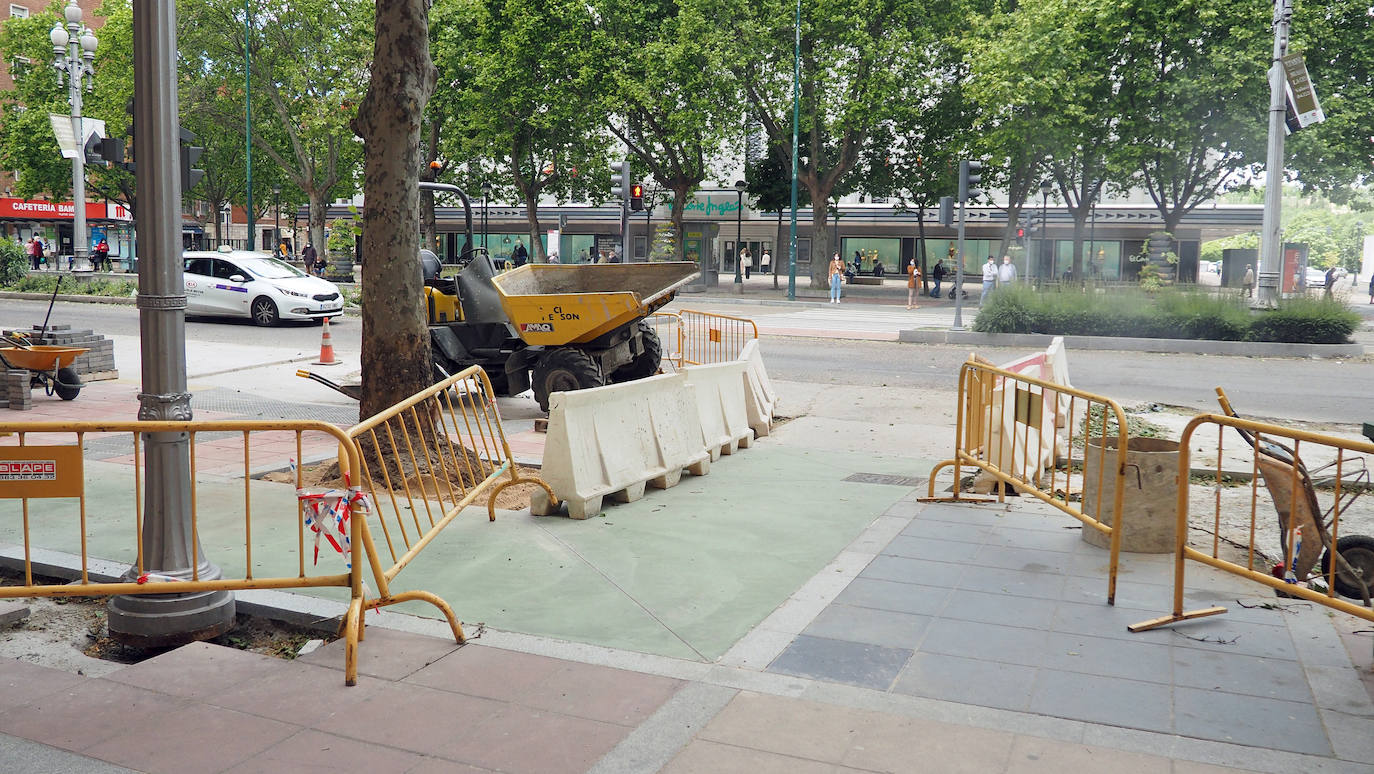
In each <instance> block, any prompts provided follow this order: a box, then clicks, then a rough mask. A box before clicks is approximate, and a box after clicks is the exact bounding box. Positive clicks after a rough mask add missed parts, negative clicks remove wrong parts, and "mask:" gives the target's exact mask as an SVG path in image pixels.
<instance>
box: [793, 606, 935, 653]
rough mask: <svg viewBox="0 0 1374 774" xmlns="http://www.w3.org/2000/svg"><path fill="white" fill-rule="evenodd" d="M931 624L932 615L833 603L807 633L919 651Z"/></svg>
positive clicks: (817, 618) (808, 628)
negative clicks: (917, 649) (923, 636)
mask: <svg viewBox="0 0 1374 774" xmlns="http://www.w3.org/2000/svg"><path fill="white" fill-rule="evenodd" d="M928 625H930V617H929V616H923V615H910V614H908V613H895V612H892V611H891V610H875V609H873V608H868V607H851V606H849V605H841V604H832V605H830V606H828V607H827V608H826V609H825V610H823V611H821V614H820V615H818V616H816V620H815V621H812V622H811V625H810V626H808V627H806V631H805V634H809V635H811V636H813V637H826V638H829V639H832V640H847V641H849V642H865V643H868V644H870V645H882V646H884V647H888V648H906V649H908V650H915V649H916V648H917V647H918V646H919V645H920V642H921V637H922V635H924V634H925V630H926V627H927V626H928Z"/></svg>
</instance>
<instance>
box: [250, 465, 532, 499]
mask: <svg viewBox="0 0 1374 774" xmlns="http://www.w3.org/2000/svg"><path fill="white" fill-rule="evenodd" d="M517 470H518V471H519V473H520V477H521V478H538V477H539V469H538V468H530V467H525V466H523V465H520V466H517ZM300 474H301V486H303V487H305V488H307V489H316V488H342V487H343V485H344V482H343V479H342V478H341V477H340V476H339V464H338V462H335V461H328V462H320V463H316V464H314V465H307V466H305V467H303V468H301V471H300ZM259 478H261V479H262V480H264V481H275V482H277V483H279V484H291V485H292V486H295V485H296V477H295V476H294V475H292V474H291V473H290V472H288V471H284V470H282V471H274V472H272V473H265V474H263V475H262V476H260V477H259ZM421 480H423V482H424V483H423V485H422V483H421ZM502 480H505V479H504V477H503V479H502ZM409 481H410V486H411V490H412V491H414V492H416V493H418V492H420V491H421V490H422V489H423V490H424V491H425V492H426V493H427V494H430V495H433V494H434V492H433V489H434V487H433V486H432V485H431V484H430V483H429V482H430V479H429V477H428V476H427V475H426V476H421V477H418V478H417V477H411V478H410V479H409ZM439 484H440V486H443V485H444V484H443V479H442V477H441V478H440V479H439ZM457 486H458V484H457V482H454V488H455V490H456V489H457ZM537 488H538V485H537V484H517V485H515V486H510V487H506V488H505V489H503V490H501V493H500V494H499V495H497V496H496V507H497V508H500V509H502V510H507V511H523V510H526V509H528V508H529V507H530V493H531V492H533V491H534V490H535V489H537ZM443 494H444V495H445V496H447V495H448V492H447V491H445V492H444V493H443ZM476 504H477V505H482V506H485V505H486V504H487V501H486V498H485V497H479V498H477V502H476Z"/></svg>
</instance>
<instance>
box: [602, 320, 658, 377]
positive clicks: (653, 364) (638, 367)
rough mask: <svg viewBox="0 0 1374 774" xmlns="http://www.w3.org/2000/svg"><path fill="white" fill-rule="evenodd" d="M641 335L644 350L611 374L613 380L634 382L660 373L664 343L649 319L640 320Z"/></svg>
mask: <svg viewBox="0 0 1374 774" xmlns="http://www.w3.org/2000/svg"><path fill="white" fill-rule="evenodd" d="M639 336H640V341H642V342H644V351H643V352H641V353H639V356H638V357H636V358H635V359H634V360H631V361H630V362H629V363H626V364H625V365H623V366H621V367H620V368H617V369H616V370H615V373H613V374H611V381H613V382H632V381H634V380H635V379H643V378H645V377H646V376H653V375H654V374H656V373H658V366H659V364H660V363H661V362H662V360H663V344H662V342H660V341H659V340H658V334H657V333H655V332H654V326H652V325H650V324H649V321H648V320H640V321H639Z"/></svg>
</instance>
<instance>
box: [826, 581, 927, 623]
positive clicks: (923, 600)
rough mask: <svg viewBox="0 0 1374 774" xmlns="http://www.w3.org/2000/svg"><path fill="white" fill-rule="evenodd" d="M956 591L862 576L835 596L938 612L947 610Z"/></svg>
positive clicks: (917, 611) (850, 601)
mask: <svg viewBox="0 0 1374 774" xmlns="http://www.w3.org/2000/svg"><path fill="white" fill-rule="evenodd" d="M952 594H953V591H952V590H951V589H949V588H948V587H941V586H923V585H919V584H915V583H900V582H898V581H889V580H882V579H880V578H867V577H859V578H855V579H854V580H853V581H852V582H851V583H850V584H849V585H848V586H846V587H845V589H844V591H841V592H840V593H839V595H838V596H836V597H835V602H837V603H839V604H845V605H854V606H856V607H871V608H875V609H878V610H892V611H895V612H898V613H913V614H916V615H936V614H938V613H939V612H940V611H941V610H942V609H944V607H945V604H946V602H947V600H948V599H949V598H950V596H951V595H952Z"/></svg>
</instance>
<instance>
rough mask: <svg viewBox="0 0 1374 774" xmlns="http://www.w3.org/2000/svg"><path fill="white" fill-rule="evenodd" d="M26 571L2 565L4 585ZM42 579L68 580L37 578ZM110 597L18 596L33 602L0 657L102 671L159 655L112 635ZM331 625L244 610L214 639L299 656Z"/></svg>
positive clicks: (1, 645)
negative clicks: (249, 613) (259, 615)
mask: <svg viewBox="0 0 1374 774" xmlns="http://www.w3.org/2000/svg"><path fill="white" fill-rule="evenodd" d="M22 580H23V576H22V575H21V574H19V573H17V572H15V571H13V570H9V569H4V568H0V585H3V586H17V585H20V583H21V582H22ZM35 581H36V582H38V583H42V584H60V583H62V582H63V581H62V580H55V579H51V578H35ZM108 599H109V598H108V597H28V598H23V599H16V600H12V601H14V602H18V603H20V604H23V605H24V606H26V607H28V609H29V616H28V617H27V618H25V619H23V620H22V621H19V622H17V623H15V624H13V625H11V626H9V627H7V628H4V629H0V657H3V658H15V659H19V660H22V661H28V662H30V663H35V664H42V665H43V666H47V667H51V668H53V669H60V670H62V671H65V672H71V673H74V674H81V675H88V676H92V677H99V676H101V675H105V674H109V673H110V672H114V671H116V670H118V669H119V668H121V667H122V666H124V665H126V664H137V663H139V662H140V661H145V660H147V659H150V658H153V657H154V656H157V655H159V654H161V653H165V652H166V650H165V649H149V650H143V649H139V648H130V647H127V646H125V645H122V644H120V643H118V642H115V641H114V640H112V639H110V637H109V634H108V629H107V626H106V620H107V619H106V612H105V611H106V604H107V602H108ZM335 639H337V637H336V636H335V635H334V634H332V633H330V632H327V631H321V630H315V629H308V628H305V627H299V626H292V625H289V624H284V623H280V622H276V621H270V620H267V619H263V618H255V617H250V616H244V615H241V616H238V618H237V619H236V620H235V622H234V628H232V629H230V630H229V631H228V632H226V633H225V634H223V635H221V636H219V637H216V638H214V639H212V640H209V642H211V643H214V644H216V645H223V646H225V647H229V648H236V649H238V650H248V651H252V652H254V653H261V654H263V655H267V656H272V657H274V658H281V659H294V658H295V657H296V655H297V654H298V653H299V652H300V650H301V648H302V647H303V646H304V645H305V644H306V643H307V642H309V641H310V640H322V641H324V642H330V641H333V640H335Z"/></svg>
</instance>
